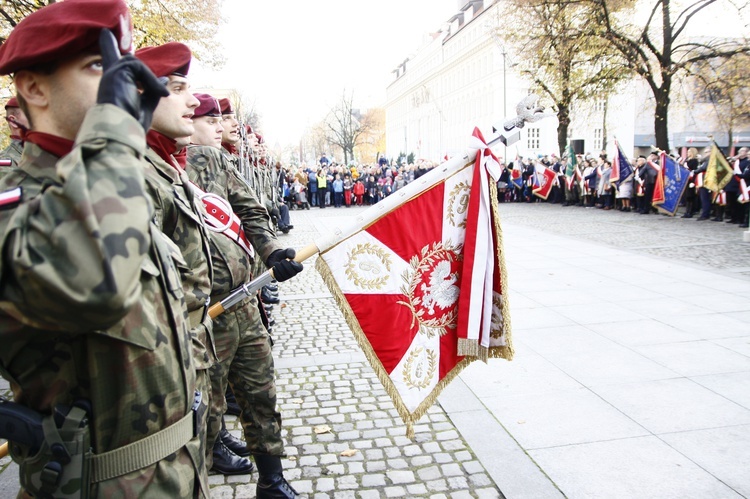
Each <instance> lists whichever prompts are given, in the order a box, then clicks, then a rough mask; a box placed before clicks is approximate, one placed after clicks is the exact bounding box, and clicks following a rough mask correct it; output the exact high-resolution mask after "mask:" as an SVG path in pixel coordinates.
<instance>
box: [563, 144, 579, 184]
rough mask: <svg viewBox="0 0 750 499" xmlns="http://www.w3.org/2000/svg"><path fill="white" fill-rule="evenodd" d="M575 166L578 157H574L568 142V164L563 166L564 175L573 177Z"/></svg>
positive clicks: (574, 154)
mask: <svg viewBox="0 0 750 499" xmlns="http://www.w3.org/2000/svg"><path fill="white" fill-rule="evenodd" d="M577 166H578V158H577V157H576V153H575V151H573V146H571V145H570V144H568V164H567V166H566V167H565V176H566V177H568V178H571V177H573V174H574V172H575V170H576V167H577Z"/></svg>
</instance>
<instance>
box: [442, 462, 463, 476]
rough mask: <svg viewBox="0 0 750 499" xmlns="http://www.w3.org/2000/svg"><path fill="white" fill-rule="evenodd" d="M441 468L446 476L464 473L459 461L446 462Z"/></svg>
mask: <svg viewBox="0 0 750 499" xmlns="http://www.w3.org/2000/svg"><path fill="white" fill-rule="evenodd" d="M440 468H441V469H442V470H443V475H444V476H458V475H463V474H464V472H463V471H462V470H461V465H459V464H457V463H451V464H444V465H442V466H441V467H440Z"/></svg>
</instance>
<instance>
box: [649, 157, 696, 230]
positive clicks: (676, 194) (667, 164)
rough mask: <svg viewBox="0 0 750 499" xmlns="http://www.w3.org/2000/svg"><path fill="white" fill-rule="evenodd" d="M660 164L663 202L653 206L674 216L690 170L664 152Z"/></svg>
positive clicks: (688, 178)
mask: <svg viewBox="0 0 750 499" xmlns="http://www.w3.org/2000/svg"><path fill="white" fill-rule="evenodd" d="M660 163H661V175H660V176H661V177H662V178H663V186H664V189H663V192H664V201H663V202H662V203H660V204H654V206H655V207H656V209H657V210H659V211H661V212H662V213H666V214H668V215H671V216H674V215H675V213H677V208H678V206H679V205H680V199H682V194H683V193H684V192H685V188H686V187H687V184H688V181H689V180H690V170H688V169H687V168H685V167H684V166H682V165H680V164H678V163H677V162H676V161H675V160H673V159H672V158H671V157H669V156H667V153H665V152H662V153H661V155H660Z"/></svg>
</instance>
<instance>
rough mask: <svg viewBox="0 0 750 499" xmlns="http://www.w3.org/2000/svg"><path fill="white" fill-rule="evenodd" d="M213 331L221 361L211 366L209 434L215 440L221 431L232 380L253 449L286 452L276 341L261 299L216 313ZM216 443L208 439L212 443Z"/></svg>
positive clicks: (244, 425) (258, 452) (262, 451)
mask: <svg viewBox="0 0 750 499" xmlns="http://www.w3.org/2000/svg"><path fill="white" fill-rule="evenodd" d="M213 331H214V340H215V342H216V353H217V357H218V358H219V362H217V363H216V364H215V365H214V366H213V367H212V368H211V393H212V396H211V400H212V402H211V408H210V410H209V411H210V414H209V423H208V426H209V432H208V433H209V437H211V436H212V435H213V439H214V440H215V439H216V436H217V435H218V433H219V431H220V430H221V418H222V416H223V414H224V412H226V400H225V397H224V394H225V392H226V388H227V384H229V385H231V386H232V391H233V392H234V396H235V398H236V399H237V404H238V405H239V406H240V409H241V411H242V413H241V415H240V421H241V422H242V428H243V431H244V435H245V441H246V442H247V446H248V448H249V449H250V450H251V452H253V453H254V454H267V455H274V456H283V455H284V442H283V441H282V439H281V414H280V413H279V412H278V411H277V410H276V379H275V370H274V362H273V354H272V352H271V342H270V337H269V335H268V331H266V328H265V327H264V326H263V323H262V322H261V318H260V312H259V310H258V304H257V301H256V298H252V299H247V300H245V301H243V302H242V303H240V304H238V305H236V306H235V307H233V308H232V309H230V310H229V311H227V312H224V313H223V314H221V315H220V316H219V317H216V318H215V319H214V328H213ZM212 442H213V441H212V440H208V443H209V444H210V445H213V444H212ZM209 450H210V447H209Z"/></svg>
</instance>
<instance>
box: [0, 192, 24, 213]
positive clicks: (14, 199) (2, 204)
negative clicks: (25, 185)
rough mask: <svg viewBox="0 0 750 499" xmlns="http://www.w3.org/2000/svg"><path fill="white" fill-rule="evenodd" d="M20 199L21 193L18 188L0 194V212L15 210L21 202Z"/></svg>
mask: <svg viewBox="0 0 750 499" xmlns="http://www.w3.org/2000/svg"><path fill="white" fill-rule="evenodd" d="M22 198H23V192H22V191H21V188H20V187H15V188H13V189H9V190H7V191H4V192H0V210H8V209H10V208H15V207H16V206H18V204H19V203H20V202H21V199H22Z"/></svg>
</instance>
